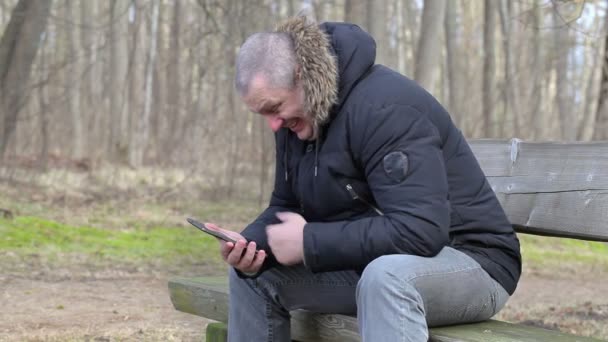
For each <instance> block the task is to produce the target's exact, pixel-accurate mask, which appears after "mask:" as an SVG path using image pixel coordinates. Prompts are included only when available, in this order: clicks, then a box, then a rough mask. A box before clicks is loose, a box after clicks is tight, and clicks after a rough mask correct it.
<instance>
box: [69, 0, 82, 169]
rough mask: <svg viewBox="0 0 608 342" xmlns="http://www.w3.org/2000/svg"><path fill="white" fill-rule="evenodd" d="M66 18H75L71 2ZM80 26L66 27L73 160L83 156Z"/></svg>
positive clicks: (70, 2) (70, 0)
mask: <svg viewBox="0 0 608 342" xmlns="http://www.w3.org/2000/svg"><path fill="white" fill-rule="evenodd" d="M65 7H66V8H65V10H66V11H65V13H66V14H67V15H66V18H77V17H78V15H77V12H76V10H77V7H76V4H75V3H74V2H73V1H72V0H66V1H65ZM79 26H80V25H78V24H75V25H66V26H65V30H67V31H68V32H67V38H68V55H69V61H70V65H71V68H70V70H68V72H67V78H66V79H67V82H68V83H67V84H66V87H67V94H68V102H69V111H70V114H71V118H72V120H71V121H72V149H73V150H72V151H73V152H72V155H73V156H74V157H75V158H78V159H80V158H82V157H83V156H84V154H85V151H86V148H85V139H84V122H85V118H84V115H83V112H82V111H81V110H80V94H81V93H80V88H81V79H82V61H81V60H80V56H79V54H78V51H80V49H81V48H80V44H79V43H80V39H79V31H80V28H79Z"/></svg>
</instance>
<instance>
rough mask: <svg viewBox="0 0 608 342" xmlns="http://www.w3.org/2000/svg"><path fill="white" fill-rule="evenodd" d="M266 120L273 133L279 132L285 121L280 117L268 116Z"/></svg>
mask: <svg viewBox="0 0 608 342" xmlns="http://www.w3.org/2000/svg"><path fill="white" fill-rule="evenodd" d="M265 118H266V123H267V124H268V127H270V129H271V130H272V131H273V132H276V131H278V130H279V129H280V128H281V127H282V126H283V122H284V121H285V120H283V119H281V118H280V117H279V116H278V115H272V116H266V117H265Z"/></svg>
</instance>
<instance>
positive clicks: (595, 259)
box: [518, 234, 608, 267]
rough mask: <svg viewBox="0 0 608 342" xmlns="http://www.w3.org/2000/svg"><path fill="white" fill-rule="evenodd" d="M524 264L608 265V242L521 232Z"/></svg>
mask: <svg viewBox="0 0 608 342" xmlns="http://www.w3.org/2000/svg"><path fill="white" fill-rule="evenodd" d="M518 236H519V239H520V242H521V250H522V257H523V259H524V264H528V265H530V266H541V267H542V266H554V265H562V264H575V263H584V264H589V265H591V264H595V265H602V266H605V267H608V244H606V243H603V242H593V241H582V240H575V239H565V238H554V237H545V236H536V235H528V234H519V235H518Z"/></svg>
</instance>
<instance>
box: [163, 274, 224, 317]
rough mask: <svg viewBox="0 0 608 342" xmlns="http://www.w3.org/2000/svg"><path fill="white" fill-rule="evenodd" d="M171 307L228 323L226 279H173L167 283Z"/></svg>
mask: <svg viewBox="0 0 608 342" xmlns="http://www.w3.org/2000/svg"><path fill="white" fill-rule="evenodd" d="M169 295H170V297H171V302H172V303H173V307H175V309H177V310H179V311H183V312H187V313H191V314H193V315H198V316H202V317H206V318H209V319H213V320H216V321H220V322H228V279H227V278H226V277H204V278H175V279H171V280H170V281H169Z"/></svg>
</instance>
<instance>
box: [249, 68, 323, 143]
mask: <svg viewBox="0 0 608 342" xmlns="http://www.w3.org/2000/svg"><path fill="white" fill-rule="evenodd" d="M242 99H243V101H244V102H245V104H246V105H247V107H248V108H249V110H251V111H252V112H254V113H258V114H260V115H262V116H263V117H264V118H265V119H266V123H267V124H268V127H270V129H272V131H273V132H276V131H278V130H279V129H280V128H282V127H285V128H289V129H290V130H291V131H292V132H294V133H296V135H297V136H298V139H300V140H314V139H315V138H316V136H315V135H316V134H315V130H314V128H313V123H312V120H311V118H310V115H308V113H305V112H304V89H303V88H302V86H301V83H300V82H296V86H295V87H293V89H289V88H277V87H273V86H272V85H271V84H269V82H268V80H267V79H266V77H264V76H263V75H262V74H258V75H256V76H254V77H253V79H252V80H251V83H250V84H249V87H248V91H247V94H246V95H244V96H243V97H242Z"/></svg>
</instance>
